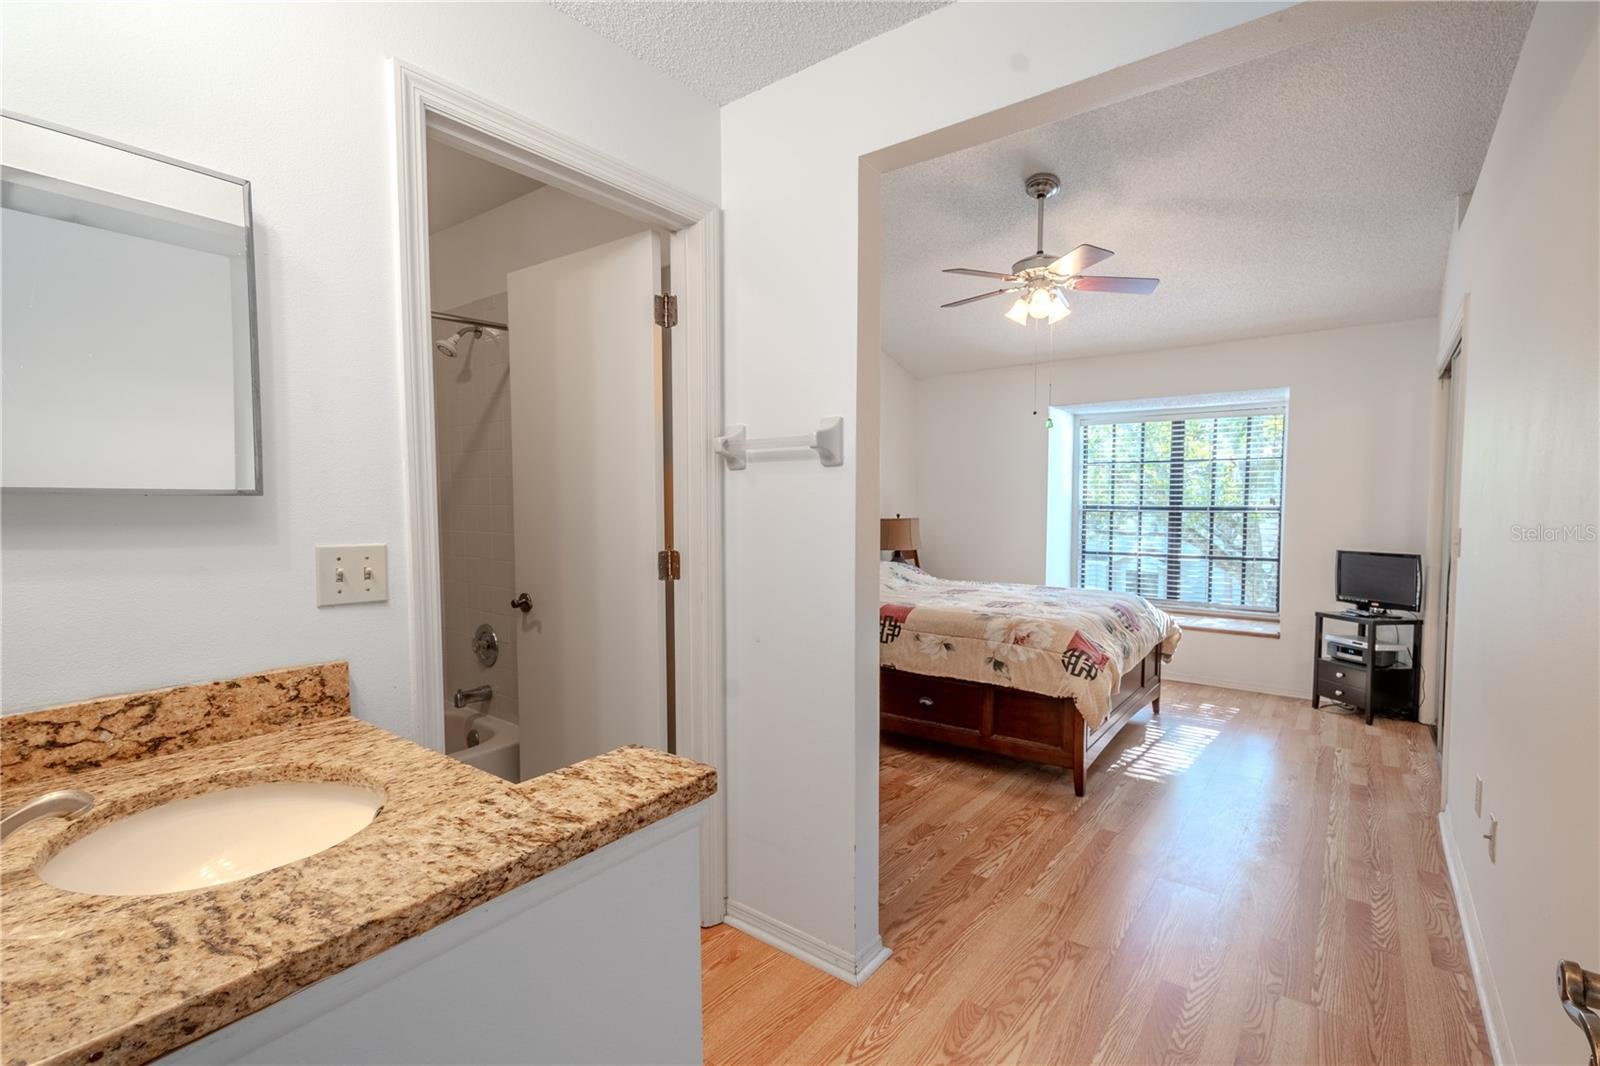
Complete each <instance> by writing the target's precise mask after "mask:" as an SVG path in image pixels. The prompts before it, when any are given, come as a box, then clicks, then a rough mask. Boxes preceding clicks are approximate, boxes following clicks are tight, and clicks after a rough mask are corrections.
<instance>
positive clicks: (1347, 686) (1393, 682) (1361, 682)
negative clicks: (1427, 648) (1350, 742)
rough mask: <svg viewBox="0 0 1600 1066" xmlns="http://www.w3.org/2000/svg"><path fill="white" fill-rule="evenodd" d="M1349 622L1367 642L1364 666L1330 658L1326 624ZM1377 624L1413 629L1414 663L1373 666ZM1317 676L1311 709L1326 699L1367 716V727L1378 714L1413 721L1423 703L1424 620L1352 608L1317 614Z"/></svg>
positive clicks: (1312, 684)
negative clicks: (1325, 640) (1324, 627)
mask: <svg viewBox="0 0 1600 1066" xmlns="http://www.w3.org/2000/svg"><path fill="white" fill-rule="evenodd" d="M1330 619H1331V620H1333V621H1335V622H1346V623H1349V624H1351V625H1353V626H1355V627H1356V632H1357V633H1358V634H1359V635H1360V636H1361V639H1362V640H1364V641H1366V649H1365V651H1364V652H1363V654H1362V660H1363V661H1362V662H1360V663H1350V662H1345V661H1344V660H1342V659H1333V658H1330V657H1328V656H1327V655H1326V654H1325V652H1326V645H1325V643H1324V641H1323V639H1322V628H1323V623H1324V622H1326V621H1328V620H1330ZM1379 626H1410V627H1411V662H1410V663H1409V664H1408V665H1406V666H1387V667H1380V666H1377V665H1375V664H1374V662H1373V651H1374V650H1375V649H1376V647H1377V644H1378V627H1379ZM1316 641H1317V643H1316V650H1315V652H1314V656H1315V657H1314V659H1313V660H1312V662H1313V667H1314V672H1313V674H1312V679H1311V706H1313V707H1320V706H1322V701H1323V700H1325V699H1326V700H1337V701H1338V702H1340V703H1343V704H1345V705H1346V706H1349V707H1352V708H1354V709H1355V710H1358V711H1361V712H1363V713H1364V714H1365V715H1366V716H1367V724H1368V725H1371V724H1372V720H1373V718H1374V716H1375V715H1376V714H1378V713H1379V712H1381V713H1383V714H1386V715H1396V716H1398V717H1401V718H1409V719H1412V720H1415V719H1416V717H1417V711H1418V709H1419V707H1420V705H1421V703H1422V670H1421V666H1422V619H1421V617H1420V616H1419V617H1416V618H1407V617H1404V616H1402V615H1397V614H1367V613H1363V612H1357V611H1353V610H1348V611H1318V612H1317V625H1316Z"/></svg>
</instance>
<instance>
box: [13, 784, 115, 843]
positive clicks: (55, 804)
mask: <svg viewBox="0 0 1600 1066" xmlns="http://www.w3.org/2000/svg"><path fill="white" fill-rule="evenodd" d="M93 806H94V797H93V796H91V795H89V793H87V792H83V791H80V790H78V789H75V788H68V789H62V790H61V791H59V792H46V793H45V794H44V795H42V796H40V797H39V798H38V799H34V800H29V801H28V802H27V803H24V804H23V805H22V806H20V807H18V808H17V809H16V810H14V811H12V812H11V813H10V814H8V815H6V816H5V817H4V818H0V840H4V839H5V838H6V837H8V836H10V835H11V834H12V832H13V831H14V830H17V829H21V828H22V827H23V826H25V825H27V824H28V823H29V822H31V821H33V820H35V819H37V818H50V817H61V818H74V817H76V816H78V815H80V814H82V813H83V812H84V811H87V810H88V809H89V808H90V807H93Z"/></svg>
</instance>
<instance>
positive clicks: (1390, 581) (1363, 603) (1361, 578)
mask: <svg viewBox="0 0 1600 1066" xmlns="http://www.w3.org/2000/svg"><path fill="white" fill-rule="evenodd" d="M1334 571H1335V585H1336V587H1337V592H1336V595H1337V597H1338V599H1339V602H1341V603H1353V604H1356V605H1357V606H1358V607H1360V608H1362V609H1363V610H1368V611H1383V610H1389V609H1394V610H1399V611H1420V610H1421V609H1422V556H1420V555H1402V554H1400V553H1397V552H1351V551H1341V552H1340V553H1339V558H1338V562H1337V564H1336V566H1335V568H1334Z"/></svg>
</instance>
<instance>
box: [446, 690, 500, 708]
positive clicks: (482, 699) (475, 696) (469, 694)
mask: <svg viewBox="0 0 1600 1066" xmlns="http://www.w3.org/2000/svg"><path fill="white" fill-rule="evenodd" d="M493 696H494V689H493V687H491V686H489V685H479V686H478V687H477V688H458V689H456V700H455V703H456V706H457V707H465V706H466V705H467V704H469V703H488V702H489V700H490V698H491V697H493Z"/></svg>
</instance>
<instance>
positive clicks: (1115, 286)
mask: <svg viewBox="0 0 1600 1066" xmlns="http://www.w3.org/2000/svg"><path fill="white" fill-rule="evenodd" d="M1160 284H1161V279H1160V278H1107V277H1097V276H1096V275H1093V274H1085V275H1083V276H1082V277H1076V278H1073V279H1072V281H1071V285H1072V287H1073V289H1074V290H1076V291H1077V292H1126V293H1131V294H1133V295H1135V296H1149V295H1150V294H1151V293H1153V292H1155V291H1156V286H1157V285H1160Z"/></svg>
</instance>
